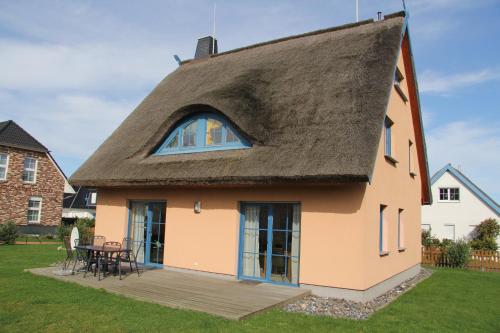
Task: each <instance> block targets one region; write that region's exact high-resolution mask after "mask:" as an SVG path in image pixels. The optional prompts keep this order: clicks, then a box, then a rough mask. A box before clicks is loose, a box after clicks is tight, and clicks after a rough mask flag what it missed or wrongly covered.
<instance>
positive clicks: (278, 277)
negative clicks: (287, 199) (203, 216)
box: [238, 203, 300, 285]
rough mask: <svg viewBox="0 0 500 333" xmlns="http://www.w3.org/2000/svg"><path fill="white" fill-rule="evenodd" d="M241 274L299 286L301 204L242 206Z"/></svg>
mask: <svg viewBox="0 0 500 333" xmlns="http://www.w3.org/2000/svg"><path fill="white" fill-rule="evenodd" d="M241 214H242V216H241V224H240V244H241V245H240V250H239V269H238V275H239V277H240V278H243V279H251V280H260V281H268V282H277V283H281V284H294V285H297V284H299V262H300V258H299V257H300V204H298V203H242V204H241Z"/></svg>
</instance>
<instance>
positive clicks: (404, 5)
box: [401, 0, 406, 12]
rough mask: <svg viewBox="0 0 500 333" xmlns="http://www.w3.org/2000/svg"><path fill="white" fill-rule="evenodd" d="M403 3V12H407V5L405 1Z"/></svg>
mask: <svg viewBox="0 0 500 333" xmlns="http://www.w3.org/2000/svg"><path fill="white" fill-rule="evenodd" d="M401 1H403V10H404V11H405V12H406V3H405V0H401Z"/></svg>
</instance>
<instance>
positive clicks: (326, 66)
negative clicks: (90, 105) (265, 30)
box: [71, 14, 404, 187]
mask: <svg viewBox="0 0 500 333" xmlns="http://www.w3.org/2000/svg"><path fill="white" fill-rule="evenodd" d="M403 16H404V15H402V14H401V15H392V16H391V17H390V18H387V17H386V19H385V20H383V21H377V22H373V21H365V22H360V23H358V24H353V25H349V26H342V27H337V28H332V29H326V30H321V31H316V32H312V33H308V34H304V35H299V36H293V37H289V38H284V39H280V40H276V41H271V42H268V43H262V44H258V45H254V46H250V47H246V48H242V49H238V50H233V51H228V52H224V53H220V54H218V55H215V56H212V57H210V58H206V59H203V60H192V61H187V62H184V63H183V64H182V66H180V67H179V68H178V69H176V70H175V71H174V72H173V73H171V74H170V75H168V76H167V77H166V78H165V79H163V81H162V82H160V84H159V85H158V86H157V87H156V88H155V89H154V90H153V92H152V93H151V94H150V95H149V96H148V97H146V99H145V100H144V101H143V102H142V103H141V104H140V105H139V106H138V107H137V108H136V110H135V111H134V112H133V113H132V114H130V115H129V117H128V118H127V119H126V120H125V121H124V122H123V123H122V124H121V125H120V127H118V129H117V130H116V131H115V132H114V133H113V134H112V135H111V136H110V137H109V138H108V139H107V140H106V141H105V142H104V143H103V144H102V145H101V146H100V147H99V148H98V150H97V151H96V152H95V153H94V154H93V155H92V156H91V157H90V158H89V159H88V160H87V161H86V162H85V163H84V164H83V165H82V166H81V167H80V168H79V169H78V170H77V171H76V172H75V174H74V175H73V176H72V177H71V182H72V183H73V184H77V185H83V186H96V187H103V186H126V185H203V184H252V183H259V184H260V183H285V182H289V181H304V182H312V183H314V182H338V181H367V180H368V179H369V178H370V177H371V175H372V172H373V168H374V163H375V157H376V152H377V148H378V143H379V139H380V135H381V133H382V125H383V121H384V115H385V112H386V108H387V105H388V100H389V94H390V91H391V88H392V84H393V76H394V71H395V67H396V63H397V58H398V52H399V49H400V46H401V41H402V33H403V29H404V17H403ZM204 108H212V109H214V110H217V112H219V113H221V114H223V115H224V116H225V117H227V118H228V119H229V121H230V122H232V124H233V125H234V127H235V128H236V129H238V130H239V131H240V132H241V133H242V134H243V135H244V136H245V137H246V138H247V139H248V140H249V141H250V142H251V143H252V148H249V149H242V150H227V151H214V152H203V153H193V154H180V155H168V156H155V155H153V154H152V153H153V151H154V149H155V148H156V147H157V146H158V144H159V143H161V141H162V140H163V139H164V137H165V135H166V134H167V133H168V131H169V130H170V129H171V128H172V126H175V124H176V122H178V121H179V120H180V119H182V118H183V117H185V116H186V115H188V114H190V113H193V112H197V111H199V110H202V109H204Z"/></svg>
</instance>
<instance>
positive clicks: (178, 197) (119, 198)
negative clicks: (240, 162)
mask: <svg viewBox="0 0 500 333" xmlns="http://www.w3.org/2000/svg"><path fill="white" fill-rule="evenodd" d="M398 66H399V68H400V70H401V72H402V73H405V71H404V64H403V60H402V59H400V60H399V64H398ZM402 89H403V91H405V92H406V94H407V93H408V89H407V86H406V82H405V81H403V82H402ZM387 113H388V116H389V117H390V118H391V119H392V121H393V122H394V125H393V128H392V130H393V147H394V148H393V149H394V151H395V154H394V155H395V157H396V159H398V163H396V164H392V163H390V162H388V161H387V160H386V159H385V157H384V144H383V143H384V136H383V135H382V137H381V140H380V143H379V151H378V154H377V158H376V166H375V171H374V174H373V177H372V181H371V183H370V184H351V185H346V184H344V185H337V186H316V187H307V186H288V187H284V186H281V187H278V186H273V187H251V188H249V187H246V188H219V189H217V188H203V189H202V188H200V189H195V188H191V189H174V188H155V189H100V190H99V198H98V205H97V217H96V218H97V222H96V234H100V235H105V236H106V237H107V239H108V240H121V239H122V238H123V237H124V236H125V234H126V230H127V223H128V208H127V207H128V201H129V200H139V199H142V200H164V201H166V202H167V213H166V229H165V234H166V235H165V256H164V264H165V265H167V266H171V267H178V268H186V269H195V270H201V271H207V272H214V273H222V274H229V275H236V274H237V268H238V242H239V224H240V220H239V219H240V215H239V203H240V202H242V201H261V202H273V201H281V202H283V201H288V202H300V203H301V236H300V237H301V238H300V242H301V243H300V273H299V274H300V275H299V281H300V283H302V284H313V285H321V286H333V287H339V288H349V289H357V290H364V289H367V288H369V287H371V286H373V285H374V284H376V283H378V282H381V281H383V280H385V279H387V278H389V277H391V276H393V275H395V274H397V273H399V272H401V271H404V270H405V269H407V268H410V267H412V266H414V265H415V264H417V263H419V262H420V252H419V250H420V245H419V244H420V243H419V242H420V199H421V189H420V178H419V175H418V174H419V170H418V163H415V171H416V174H417V175H416V176H414V177H412V176H410V174H409V159H408V141H409V140H412V141H413V142H415V139H414V132H413V127H412V121H411V110H410V107H409V102H407V103H405V102H404V101H403V100H402V99H401V97H400V96H399V95H398V93H397V92H396V91H395V90H394V89H393V91H392V93H391V97H390V102H389V107H388V111H387ZM415 154H416V153H415ZM415 161H416V156H415ZM197 200H200V201H201V205H202V210H201V213H200V214H195V213H194V202H195V201H197ZM380 204H384V205H387V208H386V210H385V216H386V218H387V221H388V231H387V237H388V250H389V254H388V255H387V256H383V257H381V256H380V254H379V223H378V221H379V220H378V216H379V207H380ZM398 209H404V213H403V218H404V221H405V222H404V223H405V229H404V234H405V235H404V238H405V245H406V250H405V251H398V248H397V213H398Z"/></svg>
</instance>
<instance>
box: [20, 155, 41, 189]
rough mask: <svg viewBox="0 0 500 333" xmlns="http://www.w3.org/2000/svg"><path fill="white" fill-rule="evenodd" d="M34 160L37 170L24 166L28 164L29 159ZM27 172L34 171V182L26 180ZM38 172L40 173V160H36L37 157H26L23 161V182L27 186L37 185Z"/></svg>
mask: <svg viewBox="0 0 500 333" xmlns="http://www.w3.org/2000/svg"><path fill="white" fill-rule="evenodd" d="M28 158H29V159H32V160H35V168H34V169H27V168H26V167H25V166H24V163H25V162H26V160H27V159H28ZM26 171H32V172H33V181H29V180H25V179H24V173H25V172H26ZM37 171H38V159H36V158H35V157H32V156H26V157H25V158H24V160H23V182H25V183H27V184H35V183H36V176H37Z"/></svg>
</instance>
